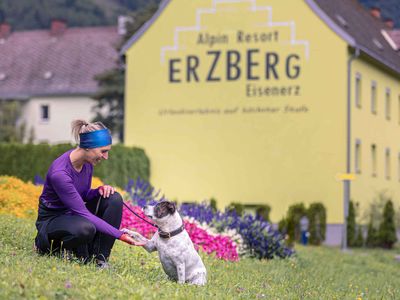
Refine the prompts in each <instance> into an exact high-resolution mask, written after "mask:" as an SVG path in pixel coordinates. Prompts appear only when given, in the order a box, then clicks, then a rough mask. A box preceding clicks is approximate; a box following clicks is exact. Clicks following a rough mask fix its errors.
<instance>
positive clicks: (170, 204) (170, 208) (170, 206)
mask: <svg viewBox="0 0 400 300" xmlns="http://www.w3.org/2000/svg"><path fill="white" fill-rule="evenodd" d="M167 207H168V211H169V212H170V213H171V214H174V213H175V211H176V205H175V203H173V202H168V206H167Z"/></svg>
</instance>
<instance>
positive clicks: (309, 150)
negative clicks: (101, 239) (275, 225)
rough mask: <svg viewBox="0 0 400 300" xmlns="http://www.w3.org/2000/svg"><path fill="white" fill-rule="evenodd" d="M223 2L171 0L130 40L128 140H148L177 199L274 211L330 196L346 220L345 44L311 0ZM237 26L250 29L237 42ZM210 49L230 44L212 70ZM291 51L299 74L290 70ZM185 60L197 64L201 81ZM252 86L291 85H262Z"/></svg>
mask: <svg viewBox="0 0 400 300" xmlns="http://www.w3.org/2000/svg"><path fill="white" fill-rule="evenodd" d="M213 3H214V2H213V1H211V0H207V1H206V0H199V1H186V0H174V1H171V2H170V4H168V6H167V7H166V8H165V10H164V11H163V12H162V13H161V15H160V16H159V17H158V19H157V20H156V21H155V22H154V24H153V25H152V26H151V27H150V28H149V29H148V30H147V31H146V32H145V33H144V35H142V36H141V37H140V38H139V39H138V40H137V41H136V43H135V44H133V46H132V47H131V48H130V49H129V50H128V51H127V53H126V62H127V73H126V74H127V75H126V99H125V101H126V103H125V104H126V122H125V142H126V144H128V145H133V144H134V145H138V146H140V147H144V149H145V150H146V153H147V154H148V155H149V157H150V160H151V181H152V183H153V184H154V185H155V186H156V187H158V188H160V189H161V190H162V191H163V192H164V193H165V195H166V196H167V197H168V198H170V199H176V200H178V201H195V200H196V201H201V200H203V199H207V198H210V197H214V198H216V199H217V202H218V204H219V206H221V207H222V206H225V205H227V204H229V203H231V202H242V203H244V204H259V203H267V204H269V205H270V206H271V207H272V212H271V217H272V221H273V222H278V221H279V220H280V219H281V218H282V217H283V216H284V215H285V214H286V212H287V208H288V206H289V205H290V204H293V203H296V202H304V203H306V204H308V203H311V202H316V201H321V202H323V203H324V204H325V205H326V207H327V211H328V223H341V222H342V221H343V184H342V182H341V181H340V180H339V179H338V174H341V173H344V172H345V168H346V161H345V159H346V103H347V97H346V93H347V88H346V80H347V57H348V53H347V45H346V44H345V42H344V41H343V40H341V39H340V38H339V37H338V36H337V35H336V34H335V33H334V32H333V31H332V30H330V29H329V28H328V26H327V25H326V24H325V23H323V22H322V21H321V19H320V18H318V17H317V16H316V15H315V14H314V13H313V12H312V11H311V9H310V8H309V7H308V6H307V5H306V4H305V3H304V2H302V1H290V3H289V1H280V0H270V1H263V0H258V1H256V2H249V1H236V2H235V1H233V2H232V3H221V4H217V5H216V6H213ZM252 3H256V6H251V5H252ZM271 16H272V18H271ZM239 32H245V33H248V34H250V37H249V39H250V40H249V41H244V40H241V41H239V40H238V34H239ZM262 33H264V34H266V35H264V37H263V38H264V41H261V42H260V40H261V39H262V36H261V34H262ZM207 34H208V37H213V41H214V43H211V39H208V42H206V41H207V38H206V36H207ZM254 35H258V36H259V40H258V41H256V40H255V39H254V38H252V36H254ZM252 50H255V52H254V53H255V54H254V53H253V54H249V52H248V51H250V52H251V51H252ZM210 51H221V52H220V59H221V60H218V62H217V63H216V65H215V68H214V73H213V76H211V79H214V81H212V80H208V81H207V80H206V78H207V75H209V73H210V68H211V66H212V65H213V61H214V60H215V56H216V54H215V52H210ZM228 51H238V52H239V53H240V55H241V60H240V63H238V66H241V72H242V73H241V75H242V76H241V77H240V78H239V79H237V80H229V79H232V78H234V77H235V76H234V75H235V74H236V75H237V73H234V71H235V70H236V71H237V69H234V68H233V69H232V64H233V63H232V61H230V64H229V63H228V61H229V58H228V57H227V56H228V54H227V52H228ZM257 51H259V52H257ZM207 52H208V53H207ZM211 53H214V54H211ZM230 53H231V54H230V55H231V57H230V58H231V59H232V57H234V58H237V57H236V56H235V54H232V52H230ZM267 53H269V54H270V59H271V58H272V56H273V54H271V53H275V54H276V55H277V57H278V59H279V64H278V65H277V68H276V71H277V73H278V74H277V75H278V77H279V78H275V77H274V76H273V74H272V73H271V72H270V74H269V75H270V76H269V78H267V76H265V73H264V71H265V69H266V64H267V63H266V61H265V60H266V59H265V57H266V55H267ZM271 55H272V56H271ZM291 55H296V57H297V58H298V59H293V60H291V62H292V63H294V62H295V63H297V66H298V67H300V73H299V74H298V76H297V77H295V76H293V73H290V74H289V75H288V74H287V73H286V66H285V60H287V59H288V57H292V58H293V56H291ZM249 56H250V67H249V66H247V67H246V66H245V63H244V62H245V59H246V57H249ZM193 57H194V58H193ZM332 57H334V58H335V59H332ZM275 58H276V57H275ZM187 62H189V65H190V66H191V67H192V69H193V68H194V66H195V65H197V63H198V67H197V68H195V70H196V75H197V76H198V78H197V79H198V81H196V78H195V75H194V74H193V72H192V73H190V74H189V75H188V74H187V72H186V71H187V66H186V63H187ZM269 62H270V63H271V62H273V60H270V61H269ZM252 63H254V65H253V64H252ZM257 64H258V65H257ZM248 65H249V64H248ZM229 66H231V69H230V70H231V71H232V72H233V73H231V74H230V75H231V77H230V78H229V77H228V76H227V75H226V72H227V70H228V69H229ZM291 67H293V65H291ZM291 67H289V69H290V70H289V71H290V72H292V71H293V69H292V68H291ZM189 68H190V67H189ZM248 68H249V69H250V73H251V74H247V73H248V72H247V70H248ZM253 71H254V72H253ZM270 71H271V69H270ZM187 76H189V77H187ZM257 76H259V78H258V79H255V77H257ZM218 77H221V78H220V80H216V79H218ZM291 77H292V78H291ZM189 79H190V81H189ZM248 85H250V86H251V87H254V86H256V87H261V88H262V89H264V88H272V87H277V88H278V89H279V90H281V88H283V90H285V89H286V94H283V93H279V95H261V96H260V95H259V96H255V95H254V94H252V93H249V92H248V90H247V87H248ZM289 87H291V89H292V90H291V94H290V95H289V92H288V90H289ZM297 88H298V92H299V94H297V95H296V93H295V90H296V89H297ZM259 111H263V112H259Z"/></svg>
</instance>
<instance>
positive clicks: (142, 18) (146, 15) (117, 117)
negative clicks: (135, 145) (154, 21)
mask: <svg viewBox="0 0 400 300" xmlns="http://www.w3.org/2000/svg"><path fill="white" fill-rule="evenodd" d="M157 8H158V5H157V4H156V3H154V2H150V4H148V5H147V6H146V7H145V8H143V9H140V10H139V11H137V12H135V13H133V14H132V18H133V20H134V21H133V22H132V23H127V28H126V29H127V33H126V34H125V36H124V38H123V40H122V42H121V43H120V44H119V45H118V46H117V51H118V52H119V51H120V49H121V47H122V45H123V44H124V43H125V42H126V41H127V40H128V39H129V38H130V37H131V36H132V35H133V34H134V33H135V32H136V31H137V30H138V29H139V28H140V27H141V26H142V25H143V24H144V23H145V22H146V21H147V20H149V19H150V18H151V17H152V16H153V15H154V13H155V12H156V11H157ZM95 79H96V80H97V82H98V86H99V91H98V92H97V93H96V94H95V95H94V96H93V99H95V100H96V101H97V103H96V105H95V107H94V111H95V113H96V117H95V120H96V121H101V122H103V123H104V125H106V126H107V127H108V128H109V129H110V130H111V131H113V132H115V133H118V136H119V139H120V141H121V142H123V137H124V133H123V124H124V108H125V107H124V84H125V71H124V69H123V68H122V67H121V66H120V64H119V63H118V62H116V66H115V68H113V69H111V70H107V71H105V72H103V73H101V74H99V75H97V76H96V77H95Z"/></svg>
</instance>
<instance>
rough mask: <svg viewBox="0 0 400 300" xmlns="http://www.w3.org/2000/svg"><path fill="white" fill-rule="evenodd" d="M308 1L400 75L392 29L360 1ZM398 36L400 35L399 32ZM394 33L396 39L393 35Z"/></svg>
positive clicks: (340, 32)
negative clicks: (386, 34) (384, 33)
mask: <svg viewBox="0 0 400 300" xmlns="http://www.w3.org/2000/svg"><path fill="white" fill-rule="evenodd" d="M170 1H171V0H163V1H162V2H161V4H160V7H159V9H158V11H157V12H156V13H155V14H154V16H153V17H152V18H151V19H150V20H149V21H148V22H146V23H145V24H144V25H143V26H142V27H141V28H140V29H139V30H138V31H137V32H136V33H135V34H134V35H133V36H132V37H131V38H130V39H129V40H128V41H127V42H126V43H125V44H124V45H123V47H122V49H121V52H120V55H124V54H125V53H126V51H127V50H128V49H129V48H130V47H131V46H132V45H133V44H134V43H135V42H136V41H137V40H138V39H139V38H140V37H141V36H142V35H143V34H144V33H145V32H146V30H147V29H148V28H149V27H150V26H151V25H152V24H153V23H154V22H155V20H156V19H157V18H158V16H159V15H160V14H161V13H162V11H163V10H164V9H165V7H167V5H168V4H169V2H170ZM304 1H305V2H306V3H307V4H308V5H309V6H310V8H311V9H312V10H313V11H314V12H315V13H316V14H317V15H318V16H319V17H320V18H321V19H322V20H323V21H324V22H325V23H326V24H327V25H328V26H329V27H331V28H332V30H333V31H334V32H336V33H337V34H338V35H339V36H340V37H341V38H343V39H344V40H345V41H346V42H347V43H348V45H349V46H350V47H353V48H358V49H359V50H360V51H361V52H362V53H363V54H365V55H367V56H369V57H371V58H372V59H374V60H375V61H377V62H379V63H380V64H382V65H384V66H386V67H387V68H389V69H390V70H392V71H393V72H395V73H396V74H397V75H400V52H399V51H396V50H395V49H393V47H392V46H391V45H390V42H388V41H387V39H386V38H385V37H384V35H383V34H382V31H385V32H388V31H389V29H388V28H387V27H386V25H385V24H384V22H383V21H381V20H378V19H376V18H374V17H373V16H372V15H371V14H370V13H369V11H368V10H367V9H365V8H364V7H363V6H362V5H361V4H360V3H359V2H358V1H357V0H335V1H332V0H304ZM232 2H235V0H232ZM394 32H396V30H395V31H394ZM395 35H396V36H397V37H399V33H398V32H397V33H395ZM390 36H391V37H392V38H393V35H392V34H391V35H390ZM397 44H399V38H397Z"/></svg>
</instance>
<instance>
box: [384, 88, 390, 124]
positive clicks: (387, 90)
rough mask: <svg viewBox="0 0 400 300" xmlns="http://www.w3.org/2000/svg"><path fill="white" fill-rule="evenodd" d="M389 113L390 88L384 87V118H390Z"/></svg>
mask: <svg viewBox="0 0 400 300" xmlns="http://www.w3.org/2000/svg"><path fill="white" fill-rule="evenodd" d="M390 114H391V100H390V89H389V88H387V89H386V94H385V116H386V120H390Z"/></svg>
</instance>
